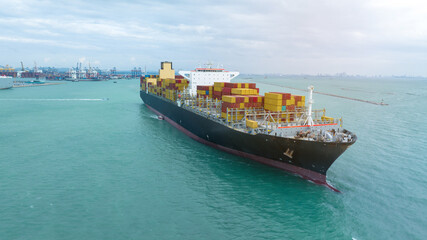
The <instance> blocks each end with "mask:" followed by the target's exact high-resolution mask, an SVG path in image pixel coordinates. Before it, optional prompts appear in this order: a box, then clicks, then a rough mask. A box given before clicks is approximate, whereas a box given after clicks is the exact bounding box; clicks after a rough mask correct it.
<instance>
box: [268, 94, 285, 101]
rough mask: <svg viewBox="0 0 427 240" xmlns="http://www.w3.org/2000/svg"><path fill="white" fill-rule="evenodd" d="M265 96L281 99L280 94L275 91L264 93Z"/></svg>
mask: <svg viewBox="0 0 427 240" xmlns="http://www.w3.org/2000/svg"><path fill="white" fill-rule="evenodd" d="M265 98H270V99H276V100H282V94H277V93H265Z"/></svg>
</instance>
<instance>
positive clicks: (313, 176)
mask: <svg viewBox="0 0 427 240" xmlns="http://www.w3.org/2000/svg"><path fill="white" fill-rule="evenodd" d="M145 106H147V107H148V108H149V109H150V110H151V111H153V112H154V113H155V114H157V115H158V116H162V117H163V118H164V120H166V121H167V122H168V123H170V124H171V125H172V126H174V127H175V128H177V129H178V130H180V131H181V132H183V133H184V134H185V135H187V136H189V137H190V138H192V139H194V140H196V141H198V142H200V143H203V144H205V145H208V146H211V147H213V148H216V149H219V150H222V151H225V152H228V153H231V154H234V155H237V156H241V157H245V158H249V159H252V160H255V161H257V162H260V163H263V164H265V165H269V166H272V167H276V168H279V169H282V170H285V171H287V172H290V173H293V174H296V175H298V176H300V177H302V178H304V179H307V180H309V181H312V182H314V183H316V184H319V185H324V186H327V187H328V188H330V189H332V190H334V191H335V192H340V191H339V190H338V189H336V188H334V187H333V186H331V185H329V184H328V183H327V182H326V176H325V175H323V174H320V173H317V172H314V171H310V170H307V169H304V168H301V167H297V166H294V165H291V164H287V163H284V162H278V161H274V160H271V159H268V158H265V157H260V156H257V155H253V154H250V153H246V152H241V151H238V150H235V149H231V148H227V147H224V146H222V145H218V144H215V143H213V142H209V141H207V140H205V139H203V138H200V137H198V136H196V135H195V134H194V133H192V132H190V131H188V130H187V129H185V128H183V127H182V126H181V125H179V124H177V123H176V122H174V121H173V120H172V119H170V118H168V117H166V116H165V115H163V114H161V113H160V112H158V111H157V110H155V109H154V108H152V107H150V106H148V105H147V104H145Z"/></svg>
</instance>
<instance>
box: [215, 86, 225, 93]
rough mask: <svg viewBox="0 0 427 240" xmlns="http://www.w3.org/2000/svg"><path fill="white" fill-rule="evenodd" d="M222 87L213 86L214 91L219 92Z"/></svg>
mask: <svg viewBox="0 0 427 240" xmlns="http://www.w3.org/2000/svg"><path fill="white" fill-rule="evenodd" d="M223 88H224V87H217V86H214V91H217V92H221V91H222V89H223Z"/></svg>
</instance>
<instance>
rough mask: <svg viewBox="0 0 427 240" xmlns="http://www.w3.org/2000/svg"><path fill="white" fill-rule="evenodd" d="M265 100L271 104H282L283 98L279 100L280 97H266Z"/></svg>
mask: <svg viewBox="0 0 427 240" xmlns="http://www.w3.org/2000/svg"><path fill="white" fill-rule="evenodd" d="M261 100H262V99H261ZM264 102H265V103H266V104H269V105H275V106H282V100H278V99H271V98H266V99H265V100H264Z"/></svg>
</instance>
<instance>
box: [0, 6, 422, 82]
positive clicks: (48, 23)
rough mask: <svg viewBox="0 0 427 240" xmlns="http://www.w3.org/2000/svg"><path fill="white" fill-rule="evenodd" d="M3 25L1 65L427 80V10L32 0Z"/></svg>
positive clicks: (5, 9)
mask: <svg viewBox="0 0 427 240" xmlns="http://www.w3.org/2000/svg"><path fill="white" fill-rule="evenodd" d="M0 16H1V17H0V24H1V25H2V26H3V28H2V35H1V36H0V41H2V42H3V43H4V44H5V45H7V47H6V50H5V51H6V52H5V54H3V56H2V57H0V64H1V62H5V61H10V59H13V58H14V56H16V59H15V61H17V62H18V63H19V61H18V60H19V59H20V58H26V57H27V56H28V58H30V57H31V58H36V57H37V56H40V58H41V59H43V58H44V57H48V58H50V59H51V60H50V61H49V62H50V63H61V64H64V63H68V64H74V63H75V62H76V59H78V58H79V57H81V56H87V58H88V59H102V63H103V64H105V65H106V66H105V67H112V66H117V67H119V68H131V67H133V66H130V65H129V64H140V65H147V67H148V66H150V67H153V68H158V65H159V61H161V60H167V59H169V60H174V61H175V63H174V65H175V66H177V67H179V68H186V69H188V68H193V67H194V66H195V65H196V64H197V63H198V62H200V61H202V62H204V61H206V60H207V59H215V61H217V62H218V63H223V64H225V67H226V68H227V65H228V66H231V67H234V68H236V69H238V70H241V71H243V72H255V73H263V72H282V73H314V74H316V73H319V72H323V73H335V72H343V71H346V72H348V73H361V74H387V73H390V74H399V73H403V72H405V73H407V72H410V73H412V74H423V75H427V69H418V68H417V69H414V67H413V66H415V65H416V66H418V65H419V64H418V63H419V62H420V61H425V60H426V59H425V58H426V57H425V56H426V55H427V54H426V51H427V25H426V24H425V22H427V6H426V3H424V1H417V0H408V1H398V0H391V1H386V0H378V1H368V0H362V1H349V0H341V1H339V0H331V1H308V0H301V1H290V0H284V1H279V0H266V1H252V0H246V1H243V0H236V1H225V0H218V1H215V2H212V1H204V0H200V1H191V0H186V1H179V2H176V1H161V2H157V1H142V2H141V1H137V2H136V1H107V2H105V1H81V0H75V1H71V2H70V1H69V2H63V1H51V0H46V1H36V0H27V1H14V2H13V3H12V2H10V1H9V2H4V3H3V4H2V9H0ZM39 16H43V17H39ZM24 49H25V51H24ZM20 52H22V53H26V54H24V55H23V56H19V53H20ZM28 52H31V53H32V55H29V54H28ZM5 56H12V57H9V58H8V59H6V57H5ZM132 59H134V60H132ZM395 66H399V67H398V68H396V67H395ZM405 69H408V70H405Z"/></svg>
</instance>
